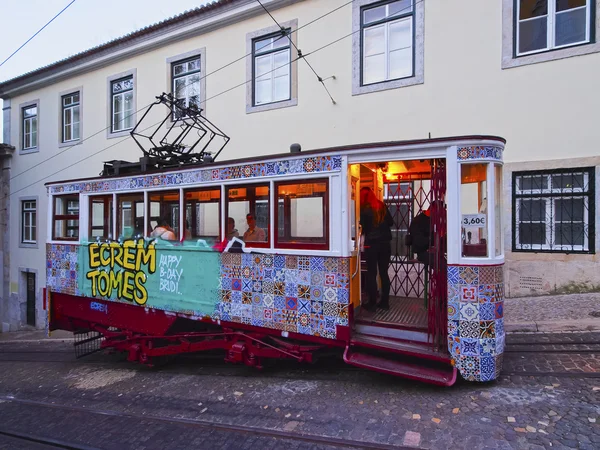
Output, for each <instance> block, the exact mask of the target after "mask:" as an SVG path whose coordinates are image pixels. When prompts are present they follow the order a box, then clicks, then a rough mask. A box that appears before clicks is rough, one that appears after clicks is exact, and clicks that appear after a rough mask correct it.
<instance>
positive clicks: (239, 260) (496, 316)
mask: <svg viewBox="0 0 600 450" xmlns="http://www.w3.org/2000/svg"><path fill="white" fill-rule="evenodd" d="M504 146H505V141H504V139H502V138H500V137H494V136H459V137H449V138H435V139H426V140H415V141H403V142H381V143H372V144H360V145H355V146H345V147H338V148H328V149H320V150H310V151H304V150H301V149H300V148H299V146H297V145H296V146H293V147H291V149H292V150H290V152H285V153H283V154H278V155H272V156H263V157H260V158H254V159H243V160H229V161H226V162H222V163H221V162H208V163H206V162H205V163H204V164H197V165H194V164H192V165H189V166H184V167H175V168H163V169H161V170H158V171H156V170H155V171H149V172H142V173H113V174H109V175H107V176H100V177H96V178H88V179H79V180H66V181H60V182H51V183H48V184H47V190H48V201H49V208H48V211H49V213H48V228H47V236H48V240H47V277H46V280H47V286H46V289H45V299H46V308H47V310H48V330H49V331H50V332H51V331H53V330H58V329H62V330H70V331H73V332H74V333H75V335H76V345H78V344H86V345H89V343H90V342H92V341H94V340H96V342H97V343H98V347H100V348H103V349H109V348H110V349H115V350H117V351H124V352H127V353H128V358H129V360H131V361H138V362H141V363H144V364H149V365H152V364H154V362H155V361H156V360H157V358H160V357H163V356H166V355H175V354H179V353H187V352H201V351H208V350H215V349H221V350H223V351H224V355H225V356H224V357H225V359H226V360H227V361H230V362H233V363H243V364H247V365H251V366H256V367H259V368H260V367H261V365H262V364H263V362H264V361H265V360H266V359H269V358H275V359H277V358H286V359H292V360H296V361H299V362H311V361H314V359H315V358H316V357H317V356H319V355H321V354H324V353H326V354H331V353H332V352H331V350H336V351H337V354H338V355H339V356H340V357H343V360H344V361H345V362H346V363H348V364H350V365H353V366H358V367H364V368H366V369H369V370H374V371H378V372H384V373H388V374H393V375H397V376H400V377H405V378H409V379H413V380H420V381H423V382H427V383H433V384H437V385H443V386H450V385H452V384H454V383H455V382H456V379H457V374H460V376H461V377H462V378H464V379H466V380H469V381H478V382H485V381H491V380H494V379H496V378H497V377H498V375H499V373H500V371H501V368H502V357H503V351H504V339H505V334H504V322H503V299H504V278H503V265H504V250H503V249H504V245H503V239H504V237H503V233H502V229H503V228H502V202H503V199H502V197H503V196H502V164H503V163H502V156H503V151H504ZM124 172H126V171H124ZM365 186H366V187H369V188H370V189H371V190H372V191H373V192H374V193H375V195H376V196H377V197H378V198H379V199H380V200H382V201H383V202H384V203H385V204H386V206H387V208H388V210H389V211H390V214H391V215H392V217H393V222H394V224H393V226H392V235H393V236H392V241H391V244H390V245H391V257H390V260H389V264H388V275H389V278H390V280H391V288H390V300H389V308H388V309H377V310H369V311H367V310H366V308H365V307H364V305H365V301H366V299H367V295H366V292H365V275H366V271H367V268H366V263H365V259H364V241H363V239H362V234H361V224H360V212H361V203H360V195H359V192H360V190H361V188H363V187H365ZM435 204H437V205H440V207H438V208H432V207H431V206H432V205H435ZM422 213H424V214H425V215H427V217H428V218H429V227H430V230H429V231H430V236H431V243H430V246H429V248H428V250H427V254H428V258H427V259H423V258H419V257H417V256H416V254H415V251H414V249H413V248H412V247H413V245H414V244H413V239H412V237H413V236H412V235H411V230H412V228H411V224H412V222H413V220H414V219H415V218H416V217H417V216H418V215H419V214H422ZM333 353H334V354H336V352H333Z"/></svg>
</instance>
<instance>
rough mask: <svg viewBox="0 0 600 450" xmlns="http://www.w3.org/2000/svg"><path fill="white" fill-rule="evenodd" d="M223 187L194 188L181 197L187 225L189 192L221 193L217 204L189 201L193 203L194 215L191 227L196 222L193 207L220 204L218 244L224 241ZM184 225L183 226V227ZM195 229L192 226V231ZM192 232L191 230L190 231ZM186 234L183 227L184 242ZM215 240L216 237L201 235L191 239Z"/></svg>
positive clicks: (184, 192)
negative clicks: (201, 204) (199, 204)
mask: <svg viewBox="0 0 600 450" xmlns="http://www.w3.org/2000/svg"><path fill="white" fill-rule="evenodd" d="M221 186H222V185H216V186H201V187H193V188H186V189H184V190H183V195H182V196H181V198H182V204H183V224H187V220H188V214H187V202H188V200H187V198H186V194H187V193H189V192H212V191H219V200H218V201H217V202H198V201H197V200H189V201H190V202H191V203H192V214H191V217H190V218H189V219H190V225H191V224H192V223H195V222H196V211H195V208H193V205H195V204H196V203H218V204H219V216H218V220H219V228H218V235H217V237H216V239H217V242H221V241H222V240H223V224H222V223H221V222H222V216H223V214H222V213H223V191H222V189H221ZM183 224H182V225H183ZM193 228H194V227H193V226H192V229H193ZM190 231H191V230H190ZM185 232H186V228H185V227H183V235H184V240H185ZM225 232H227V226H226V227H225ZM209 238H210V239H213V238H214V236H201V235H197V236H194V235H193V234H192V237H191V238H190V239H192V240H195V239H204V240H207V239H209Z"/></svg>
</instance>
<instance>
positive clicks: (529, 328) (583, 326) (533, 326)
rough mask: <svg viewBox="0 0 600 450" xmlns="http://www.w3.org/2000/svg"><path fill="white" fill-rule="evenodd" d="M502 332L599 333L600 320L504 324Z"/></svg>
mask: <svg viewBox="0 0 600 450" xmlns="http://www.w3.org/2000/svg"><path fill="white" fill-rule="evenodd" d="M504 330H505V331H506V332H507V333H515V332H528V333H531V332H533V333H556V332H561V331H580V332H586V331H600V320H598V319H582V320H562V321H560V320H559V321H543V322H515V323H506V324H504Z"/></svg>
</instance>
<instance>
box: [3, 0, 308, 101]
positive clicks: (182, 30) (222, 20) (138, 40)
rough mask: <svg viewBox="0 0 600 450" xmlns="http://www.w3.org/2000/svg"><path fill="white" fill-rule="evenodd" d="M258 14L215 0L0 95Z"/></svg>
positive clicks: (8, 85)
mask: <svg viewBox="0 0 600 450" xmlns="http://www.w3.org/2000/svg"><path fill="white" fill-rule="evenodd" d="M300 1H304V0H263V3H264V4H265V6H266V7H268V8H269V10H275V9H279V8H282V7H285V6H289V5H291V4H294V3H297V2H300ZM260 14H264V10H263V9H262V7H261V6H260V5H259V3H258V2H256V1H255V0H216V1H214V2H211V3H208V4H206V5H203V6H201V7H199V8H196V9H194V10H190V11H185V12H183V13H181V14H179V15H176V16H173V17H172V18H170V19H166V20H163V21H161V22H157V23H155V24H153V25H149V26H147V27H144V28H141V29H139V30H136V31H134V32H132V33H129V34H127V35H125V36H121V37H119V38H116V39H113V40H112V41H109V42H106V43H104V44H101V45H99V46H96V47H92V48H90V49H88V50H84V51H83V52H80V53H77V54H76V55H73V56H70V57H68V58H65V59H62V60H59V61H56V62H54V63H52V64H49V65H47V66H43V67H41V68H38V69H35V70H33V71H31V72H27V73H25V74H23V75H19V76H17V77H14V78H11V79H8V80H6V81H4V82H2V83H0V98H3V99H9V98H12V97H15V96H17V95H21V94H24V93H26V92H29V91H32V90H35V89H40V88H43V87H46V86H48V85H51V84H54V83H57V82H59V81H62V80H64V79H67V78H71V77H74V76H77V75H81V74H83V73H87V72H91V71H93V70H97V69H100V68H102V67H105V66H108V65H110V64H114V63H116V62H118V61H121V60H124V59H127V58H131V57H134V56H136V55H138V54H142V53H147V52H149V51H151V50H154V49H156V48H160V47H164V46H166V45H169V44H171V43H173V42H178V41H181V40H184V39H189V38H191V37H194V36H198V35H201V34H205V33H207V32H210V31H214V30H216V29H219V28H223V27H225V26H228V25H231V24H234V23H237V22H241V21H243V20H247V19H249V18H252V17H256V16H258V15H260Z"/></svg>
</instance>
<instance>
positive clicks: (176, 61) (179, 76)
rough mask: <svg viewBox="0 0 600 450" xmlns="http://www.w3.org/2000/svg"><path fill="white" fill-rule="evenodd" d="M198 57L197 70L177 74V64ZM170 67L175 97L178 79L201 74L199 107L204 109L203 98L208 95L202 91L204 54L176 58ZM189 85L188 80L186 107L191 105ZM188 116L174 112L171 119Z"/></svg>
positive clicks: (172, 90) (180, 118)
mask: <svg viewBox="0 0 600 450" xmlns="http://www.w3.org/2000/svg"><path fill="white" fill-rule="evenodd" d="M196 59H197V60H199V67H198V69H197V70H193V71H191V72H185V73H184V74H183V75H177V76H176V75H175V66H176V65H178V64H183V63H188V62H190V61H194V60H196ZM169 67H170V71H169V72H170V77H169V79H170V80H171V93H172V94H173V97H175V94H176V90H175V82H176V81H177V80H178V79H180V78H185V79H187V78H188V77H191V76H192V75H195V74H198V75H199V77H200V79H199V80H198V108H199V110H200V109H202V110H203V109H204V108H203V100H204V98H205V97H206V96H205V95H204V94H203V93H202V90H203V87H202V79H203V78H204V70H203V68H204V61H203V57H202V55H201V54H196V55H193V56H188V57H187V58H183V59H178V60H175V61H171V62H170V66H169ZM187 87H188V84H187V82H186V97H185V101H186V104H185V106H186V107H187V106H189V97H188V95H187V94H188V91H187ZM175 98H176V97H175ZM186 117H187V116H185V115H184V116H181V117H175V113H174V112H173V113H172V114H171V120H172V121H173V122H175V121H177V120H182V119H185V118H186Z"/></svg>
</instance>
